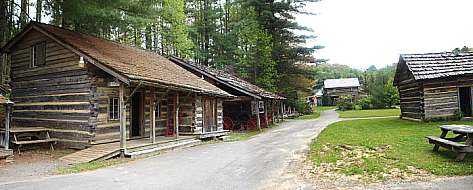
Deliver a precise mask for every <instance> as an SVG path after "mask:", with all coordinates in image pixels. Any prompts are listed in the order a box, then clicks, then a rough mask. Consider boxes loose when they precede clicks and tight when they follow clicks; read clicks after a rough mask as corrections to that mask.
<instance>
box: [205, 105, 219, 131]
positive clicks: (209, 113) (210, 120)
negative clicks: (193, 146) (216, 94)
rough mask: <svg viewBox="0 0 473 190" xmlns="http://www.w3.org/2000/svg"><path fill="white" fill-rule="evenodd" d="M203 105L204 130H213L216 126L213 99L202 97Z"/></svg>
mask: <svg viewBox="0 0 473 190" xmlns="http://www.w3.org/2000/svg"><path fill="white" fill-rule="evenodd" d="M203 105H204V132H212V131H215V130H216V128H217V125H216V123H217V122H216V119H217V117H216V111H215V110H216V109H215V108H216V107H215V106H216V105H215V99H212V98H204V104H203Z"/></svg>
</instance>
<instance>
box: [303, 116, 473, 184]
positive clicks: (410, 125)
mask: <svg viewBox="0 0 473 190" xmlns="http://www.w3.org/2000/svg"><path fill="white" fill-rule="evenodd" d="M446 123H447V122H437V123H434V122H431V123H419V122H414V121H406V120H401V119H398V118H385V119H371V120H352V121H341V122H337V123H334V124H331V125H330V126H328V128H326V129H325V130H324V131H323V132H322V133H321V134H320V135H319V137H318V138H317V139H315V140H314V141H313V142H312V143H311V145H310V154H309V158H310V159H311V160H312V161H313V162H314V164H316V165H319V164H321V163H336V162H337V160H343V159H346V158H347V156H346V155H345V156H342V155H343V154H346V150H344V149H340V148H333V149H329V150H327V148H324V147H327V145H331V146H334V145H342V144H344V145H349V146H356V147H365V148H367V149H368V150H375V149H376V148H379V147H385V146H388V147H389V148H387V149H386V151H385V152H384V154H383V155H381V156H373V157H367V158H362V162H361V163H357V164H355V165H352V166H348V167H343V168H341V169H340V170H338V171H336V172H341V173H343V174H346V175H354V174H362V175H365V176H366V175H368V176H372V178H379V179H381V180H382V178H383V176H382V173H383V172H387V170H388V169H389V168H399V169H400V170H401V171H407V167H408V166H413V167H416V168H417V169H422V170H424V171H427V172H429V173H431V174H434V175H439V176H456V175H471V174H473V156H472V155H467V157H466V158H465V160H464V161H462V162H456V161H454V159H455V156H456V154H455V153H453V152H451V151H448V150H446V149H443V148H440V151H439V152H433V151H432V148H433V145H430V144H429V143H427V141H426V139H425V136H427V135H440V129H439V128H438V127H437V126H439V125H442V124H446ZM448 123H461V124H467V125H473V122H472V121H459V122H448ZM344 151H345V152H344Z"/></svg>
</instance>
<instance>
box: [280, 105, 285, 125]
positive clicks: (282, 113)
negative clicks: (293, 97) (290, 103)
mask: <svg viewBox="0 0 473 190" xmlns="http://www.w3.org/2000/svg"><path fill="white" fill-rule="evenodd" d="M284 106H285V105H284V103H283V102H282V101H281V120H282V121H284V110H285V109H284Z"/></svg>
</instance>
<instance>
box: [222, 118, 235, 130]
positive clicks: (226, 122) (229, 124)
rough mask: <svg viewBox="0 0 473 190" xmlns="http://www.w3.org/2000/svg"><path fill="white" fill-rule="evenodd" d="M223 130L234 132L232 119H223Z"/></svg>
mask: <svg viewBox="0 0 473 190" xmlns="http://www.w3.org/2000/svg"><path fill="white" fill-rule="evenodd" d="M223 129H225V130H233V121H232V119H231V118H230V117H224V118H223Z"/></svg>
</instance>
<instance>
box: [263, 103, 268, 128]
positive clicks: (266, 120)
mask: <svg viewBox="0 0 473 190" xmlns="http://www.w3.org/2000/svg"><path fill="white" fill-rule="evenodd" d="M263 106H264V109H263V110H264V123H265V124H266V127H269V121H268V104H267V102H266V101H264V100H263Z"/></svg>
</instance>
